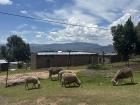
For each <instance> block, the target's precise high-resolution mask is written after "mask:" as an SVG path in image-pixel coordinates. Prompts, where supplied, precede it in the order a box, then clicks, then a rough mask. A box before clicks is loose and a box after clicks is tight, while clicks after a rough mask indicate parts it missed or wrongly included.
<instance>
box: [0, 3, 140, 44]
mask: <svg viewBox="0 0 140 105" xmlns="http://www.w3.org/2000/svg"><path fill="white" fill-rule="evenodd" d="M0 11H2V12H8V13H14V14H19V15H24V16H32V17H36V18H40V19H50V20H56V21H60V22H66V23H68V24H78V25H83V26H88V27H95V28H87V27H78V26H76V27H74V26H68V25H60V24H54V23H49V22H43V21H37V20H30V19H24V18H19V17H13V16H7V15H2V14H0V36H1V38H0V43H6V38H7V37H8V36H10V35H15V34H16V35H19V36H21V37H22V38H23V39H24V40H25V41H26V42H28V43H38V44H46V43H70V42H87V43H97V44H100V45H108V44H112V36H111V33H110V30H103V29H99V28H101V27H103V28H107V29H110V27H111V26H114V25H117V24H120V23H122V24H123V23H124V22H125V21H126V20H127V19H128V17H129V16H131V17H132V20H133V21H134V23H135V24H136V23H137V22H138V21H139V20H140V15H139V14H140V1H139V0H133V1H132V0H0Z"/></svg>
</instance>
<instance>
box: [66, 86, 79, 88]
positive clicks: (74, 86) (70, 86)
mask: <svg viewBox="0 0 140 105" xmlns="http://www.w3.org/2000/svg"><path fill="white" fill-rule="evenodd" d="M79 87H81V86H66V87H65V88H79Z"/></svg>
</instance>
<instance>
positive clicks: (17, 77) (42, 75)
mask: <svg viewBox="0 0 140 105" xmlns="http://www.w3.org/2000/svg"><path fill="white" fill-rule="evenodd" d="M69 71H72V72H74V73H77V72H79V70H69ZM29 76H35V77H38V78H39V79H48V77H49V72H48V71H37V72H35V71H34V72H30V73H18V74H9V77H8V83H10V84H13V83H22V82H24V80H25V78H27V77H29ZM5 78H6V75H2V76H0V82H1V83H5Z"/></svg>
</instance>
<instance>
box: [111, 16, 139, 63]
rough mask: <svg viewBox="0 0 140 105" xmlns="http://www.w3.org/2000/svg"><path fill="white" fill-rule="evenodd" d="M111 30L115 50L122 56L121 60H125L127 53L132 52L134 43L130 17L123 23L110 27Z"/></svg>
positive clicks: (134, 38)
mask: <svg viewBox="0 0 140 105" xmlns="http://www.w3.org/2000/svg"><path fill="white" fill-rule="evenodd" d="M111 31H112V36H113V41H114V43H113V45H114V47H115V49H116V51H117V52H118V54H119V55H121V56H122V57H123V60H125V61H127V60H128V59H129V55H131V54H132V53H134V50H135V44H136V32H135V28H134V25H133V22H132V21H131V17H130V18H129V19H128V20H127V21H126V23H125V25H120V24H118V25H117V26H114V27H112V28H111Z"/></svg>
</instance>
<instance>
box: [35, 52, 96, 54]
mask: <svg viewBox="0 0 140 105" xmlns="http://www.w3.org/2000/svg"><path fill="white" fill-rule="evenodd" d="M95 54H96V53H89V52H70V55H95ZM37 55H69V52H38V53H37Z"/></svg>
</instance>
